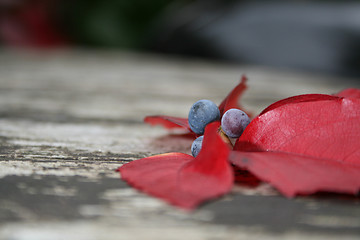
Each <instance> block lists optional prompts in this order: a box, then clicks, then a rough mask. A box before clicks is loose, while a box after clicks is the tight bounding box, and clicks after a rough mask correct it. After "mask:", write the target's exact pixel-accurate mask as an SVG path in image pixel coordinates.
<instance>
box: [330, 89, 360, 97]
mask: <svg viewBox="0 0 360 240" xmlns="http://www.w3.org/2000/svg"><path fill="white" fill-rule="evenodd" d="M335 95H336V96H339V97H347V98H360V89H356V88H348V89H344V90H342V91H341V92H339V93H337V94H335Z"/></svg>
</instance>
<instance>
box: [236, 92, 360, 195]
mask: <svg viewBox="0 0 360 240" xmlns="http://www.w3.org/2000/svg"><path fill="white" fill-rule="evenodd" d="M359 139H360V99H356V98H342V97H336V96H330V95H314V94H311V95H302V96H296V97H292V98H288V99H284V100H281V101H280V102H277V103H274V104H272V105H271V106H269V107H268V108H267V110H266V109H265V110H264V111H263V112H262V114H260V115H259V116H258V117H257V118H255V119H254V120H253V121H252V122H251V123H250V124H249V126H248V127H247V128H246V129H245V131H244V133H243V135H242V136H241V137H240V138H239V139H238V141H237V143H236V144H235V147H234V149H235V150H236V151H237V152H235V153H234V154H232V155H231V157H230V161H231V162H232V163H233V164H235V165H236V166H238V167H241V168H245V169H247V170H249V171H250V172H252V173H253V174H255V175H256V176H257V177H258V178H259V179H261V180H264V181H268V182H270V183H271V184H273V186H275V187H276V188H278V189H279V190H280V191H281V192H282V193H284V194H285V195H286V196H294V195H295V194H304V193H307V194H309V193H314V192H316V191H334V192H346V193H356V192H357V191H358V190H359V189H360V181H359V179H360V141H359Z"/></svg>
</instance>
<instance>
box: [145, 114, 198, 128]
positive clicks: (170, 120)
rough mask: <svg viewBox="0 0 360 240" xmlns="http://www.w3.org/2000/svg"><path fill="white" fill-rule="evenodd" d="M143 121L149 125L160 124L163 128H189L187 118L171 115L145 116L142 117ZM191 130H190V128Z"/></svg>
mask: <svg viewBox="0 0 360 240" xmlns="http://www.w3.org/2000/svg"><path fill="white" fill-rule="evenodd" d="M144 122H146V123H148V124H150V125H162V126H163V127H165V128H168V129H172V128H186V129H188V130H190V126H189V123H188V120H187V118H179V117H171V116H164V115H158V116H147V117H145V119H144ZM190 131H191V130H190Z"/></svg>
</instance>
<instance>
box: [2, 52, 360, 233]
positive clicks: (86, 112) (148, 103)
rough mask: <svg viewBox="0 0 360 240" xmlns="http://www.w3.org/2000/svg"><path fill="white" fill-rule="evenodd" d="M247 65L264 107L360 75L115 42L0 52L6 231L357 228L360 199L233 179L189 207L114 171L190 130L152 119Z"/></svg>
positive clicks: (223, 83)
mask: <svg viewBox="0 0 360 240" xmlns="http://www.w3.org/2000/svg"><path fill="white" fill-rule="evenodd" d="M241 74H247V76H248V78H249V82H248V83H249V90H248V91H247V92H246V94H245V96H244V98H243V101H242V103H243V105H244V106H245V107H247V109H249V110H252V111H253V112H254V113H259V112H260V111H261V110H262V109H263V108H265V107H266V106H267V105H269V104H270V103H272V102H274V101H276V100H279V99H281V98H284V97H288V96H292V95H296V94H303V93H334V92H337V91H339V90H341V89H343V88H346V87H350V86H353V87H359V86H360V80H359V81H356V80H349V79H341V78H337V77H329V76H319V75H314V74H301V73H292V72H289V71H279V70H277V71H275V70H271V69H266V68H259V67H250V66H237V65H227V64H220V63H214V62H203V61H196V60H186V59H171V58H164V57H160V56H151V55H142V54H130V53H110V52H91V51H73V52H70V51H69V52H53V53H45V52H44V53H31V52H27V53H20V52H13V51H5V50H2V51H1V52H0V142H1V148H0V239H6V240H18V239H34V240H35V239H36V240H42V239H53V240H54V239H55V240H56V239H77V240H79V239H80V240H82V239H84V240H85V239H86V240H88V239H134V240H135V239H157V240H158V239H164V240H165V239H199V240H200V239H201V240H202V239H209V240H216V239H219V240H220V239H247V240H251V239H279V238H286V239H307V240H309V239H340V238H341V239H359V237H360V205H359V203H360V201H359V198H353V197H349V196H341V195H326V196H324V195H316V196H311V197H297V198H295V199H286V198H284V197H282V196H280V195H279V194H278V193H277V192H276V191H275V190H274V189H272V188H271V187H270V186H269V185H267V184H262V185H260V186H259V187H258V188H256V189H247V188H243V187H235V188H234V190H233V192H232V193H231V194H229V195H227V196H226V197H224V198H221V199H219V200H216V201H213V202H210V203H208V204H205V205H204V206H202V207H201V208H199V209H198V210H197V211H195V212H193V213H186V212H183V211H181V210H179V209H176V208H174V207H171V206H169V205H167V204H165V203H163V202H162V201H160V200H157V199H154V198H152V197H148V196H146V195H144V194H142V193H139V192H137V191H136V190H134V189H132V188H129V187H128V186H127V184H126V183H124V182H122V181H121V180H120V178H119V175H118V173H116V172H115V171H114V170H115V169H116V168H118V167H119V166H121V164H123V163H126V162H128V161H132V160H136V159H139V158H142V157H145V156H149V155H152V154H156V153H163V152H171V151H181V152H186V153H189V149H190V145H191V140H190V139H184V138H181V137H179V136H177V135H176V134H168V133H167V132H166V131H165V130H163V129H162V128H160V127H150V126H148V125H145V124H143V122H142V120H143V117H144V116H146V115H152V114H167V115H173V116H179V117H186V116H187V112H188V109H189V108H190V106H191V105H192V103H194V102H195V101H197V100H199V99H203V98H207V99H211V100H213V101H214V102H216V103H219V102H220V101H221V100H222V99H223V97H225V95H226V94H227V93H228V92H229V90H231V89H232V87H234V86H235V85H236V84H237V83H238V81H239V78H240V76H241Z"/></svg>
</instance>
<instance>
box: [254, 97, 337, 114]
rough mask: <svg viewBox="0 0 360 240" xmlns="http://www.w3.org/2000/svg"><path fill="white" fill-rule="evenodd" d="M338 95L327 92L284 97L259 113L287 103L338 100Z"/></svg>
mask: <svg viewBox="0 0 360 240" xmlns="http://www.w3.org/2000/svg"><path fill="white" fill-rule="evenodd" d="M336 99H338V97H336V96H331V95H326V94H304V95H298V96H294V97H289V98H285V99H282V100H280V101H277V102H275V103H273V104H271V105H270V106H268V107H267V108H265V109H264V110H263V111H262V112H261V113H260V114H259V115H262V114H264V113H266V112H268V111H270V110H273V109H275V108H278V107H281V106H283V105H286V104H294V103H301V102H314V101H321V100H336Z"/></svg>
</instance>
